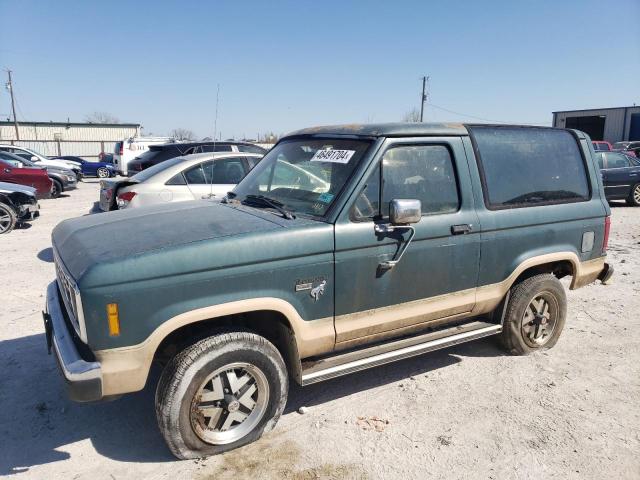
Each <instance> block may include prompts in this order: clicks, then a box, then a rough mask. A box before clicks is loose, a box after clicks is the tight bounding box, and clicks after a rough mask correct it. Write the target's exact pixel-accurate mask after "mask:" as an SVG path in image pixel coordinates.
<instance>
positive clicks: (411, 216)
mask: <svg viewBox="0 0 640 480" xmlns="http://www.w3.org/2000/svg"><path fill="white" fill-rule="evenodd" d="M421 218H422V202H420V200H413V199H399V198H395V199H393V200H391V201H390V202H389V221H390V222H391V224H392V225H410V224H412V223H418V222H419V221H420V219H421Z"/></svg>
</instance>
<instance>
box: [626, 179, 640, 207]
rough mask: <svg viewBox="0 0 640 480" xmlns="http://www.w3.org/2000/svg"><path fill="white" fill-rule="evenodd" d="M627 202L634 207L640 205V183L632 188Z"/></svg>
mask: <svg viewBox="0 0 640 480" xmlns="http://www.w3.org/2000/svg"><path fill="white" fill-rule="evenodd" d="M627 203H628V204H629V205H631V206H633V207H640V183H636V184H635V185H634V186H633V188H632V189H631V193H630V194H629V198H627Z"/></svg>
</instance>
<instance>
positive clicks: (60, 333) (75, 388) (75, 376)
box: [42, 282, 103, 402]
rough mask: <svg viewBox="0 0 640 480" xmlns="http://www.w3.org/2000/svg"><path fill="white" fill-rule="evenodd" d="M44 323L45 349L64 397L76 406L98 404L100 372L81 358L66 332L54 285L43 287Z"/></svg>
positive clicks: (55, 285) (98, 365) (56, 286)
mask: <svg viewBox="0 0 640 480" xmlns="http://www.w3.org/2000/svg"><path fill="white" fill-rule="evenodd" d="M42 316H43V319H44V326H45V333H46V338H47V348H48V350H49V353H51V351H52V350H53V352H54V354H55V357H56V360H57V363H58V366H59V367H60V371H61V373H62V376H63V378H64V380H65V383H66V385H67V393H68V395H69V398H71V400H74V401H76V402H91V401H96V400H101V399H102V397H103V394H102V368H101V366H100V363H98V362H91V361H86V360H84V359H83V358H82V356H81V355H80V353H79V352H78V349H77V347H76V345H75V343H74V341H73V337H72V334H71V333H70V332H69V329H68V327H67V323H66V322H65V319H64V313H63V311H62V306H61V303H60V295H59V293H58V285H57V283H56V282H51V283H50V284H49V286H48V287H47V302H46V309H45V311H44V312H43V314H42Z"/></svg>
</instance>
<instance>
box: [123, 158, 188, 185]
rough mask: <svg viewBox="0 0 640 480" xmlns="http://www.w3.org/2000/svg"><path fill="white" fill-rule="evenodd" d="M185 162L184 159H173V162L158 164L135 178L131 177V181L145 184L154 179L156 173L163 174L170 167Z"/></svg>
mask: <svg viewBox="0 0 640 480" xmlns="http://www.w3.org/2000/svg"><path fill="white" fill-rule="evenodd" d="M183 160H184V159H183V158H182V157H176V158H172V159H171V160H167V161H165V162H162V163H158V164H156V165H154V166H152V167H149V168H147V169H146V170H143V171H141V172H139V173H136V174H135V175H134V176H133V177H131V179H132V180H137V181H138V182H145V181H147V180H148V179H149V178H151V177H153V176H154V175H155V174H156V173H159V172H162V171H163V170H166V169H167V168H169V167H173V166H174V165H175V164H176V163H180V162H182V161H183Z"/></svg>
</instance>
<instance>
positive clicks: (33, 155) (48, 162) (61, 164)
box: [0, 143, 82, 177]
mask: <svg viewBox="0 0 640 480" xmlns="http://www.w3.org/2000/svg"><path fill="white" fill-rule="evenodd" d="M0 151H3V152H8V153H13V154H14V155H17V156H19V157H22V158H25V159H27V160H30V161H32V162H34V163H36V164H38V165H39V166H43V167H44V166H51V167H58V168H66V169H68V170H73V172H74V173H75V174H76V177H78V176H80V174H81V171H82V165H81V164H80V163H78V162H73V161H71V160H52V159H50V158H47V157H45V156H44V155H42V154H41V153H38V152H36V151H35V150H31V149H30V148H26V147H21V146H19V145H9V144H6V143H2V144H0Z"/></svg>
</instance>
